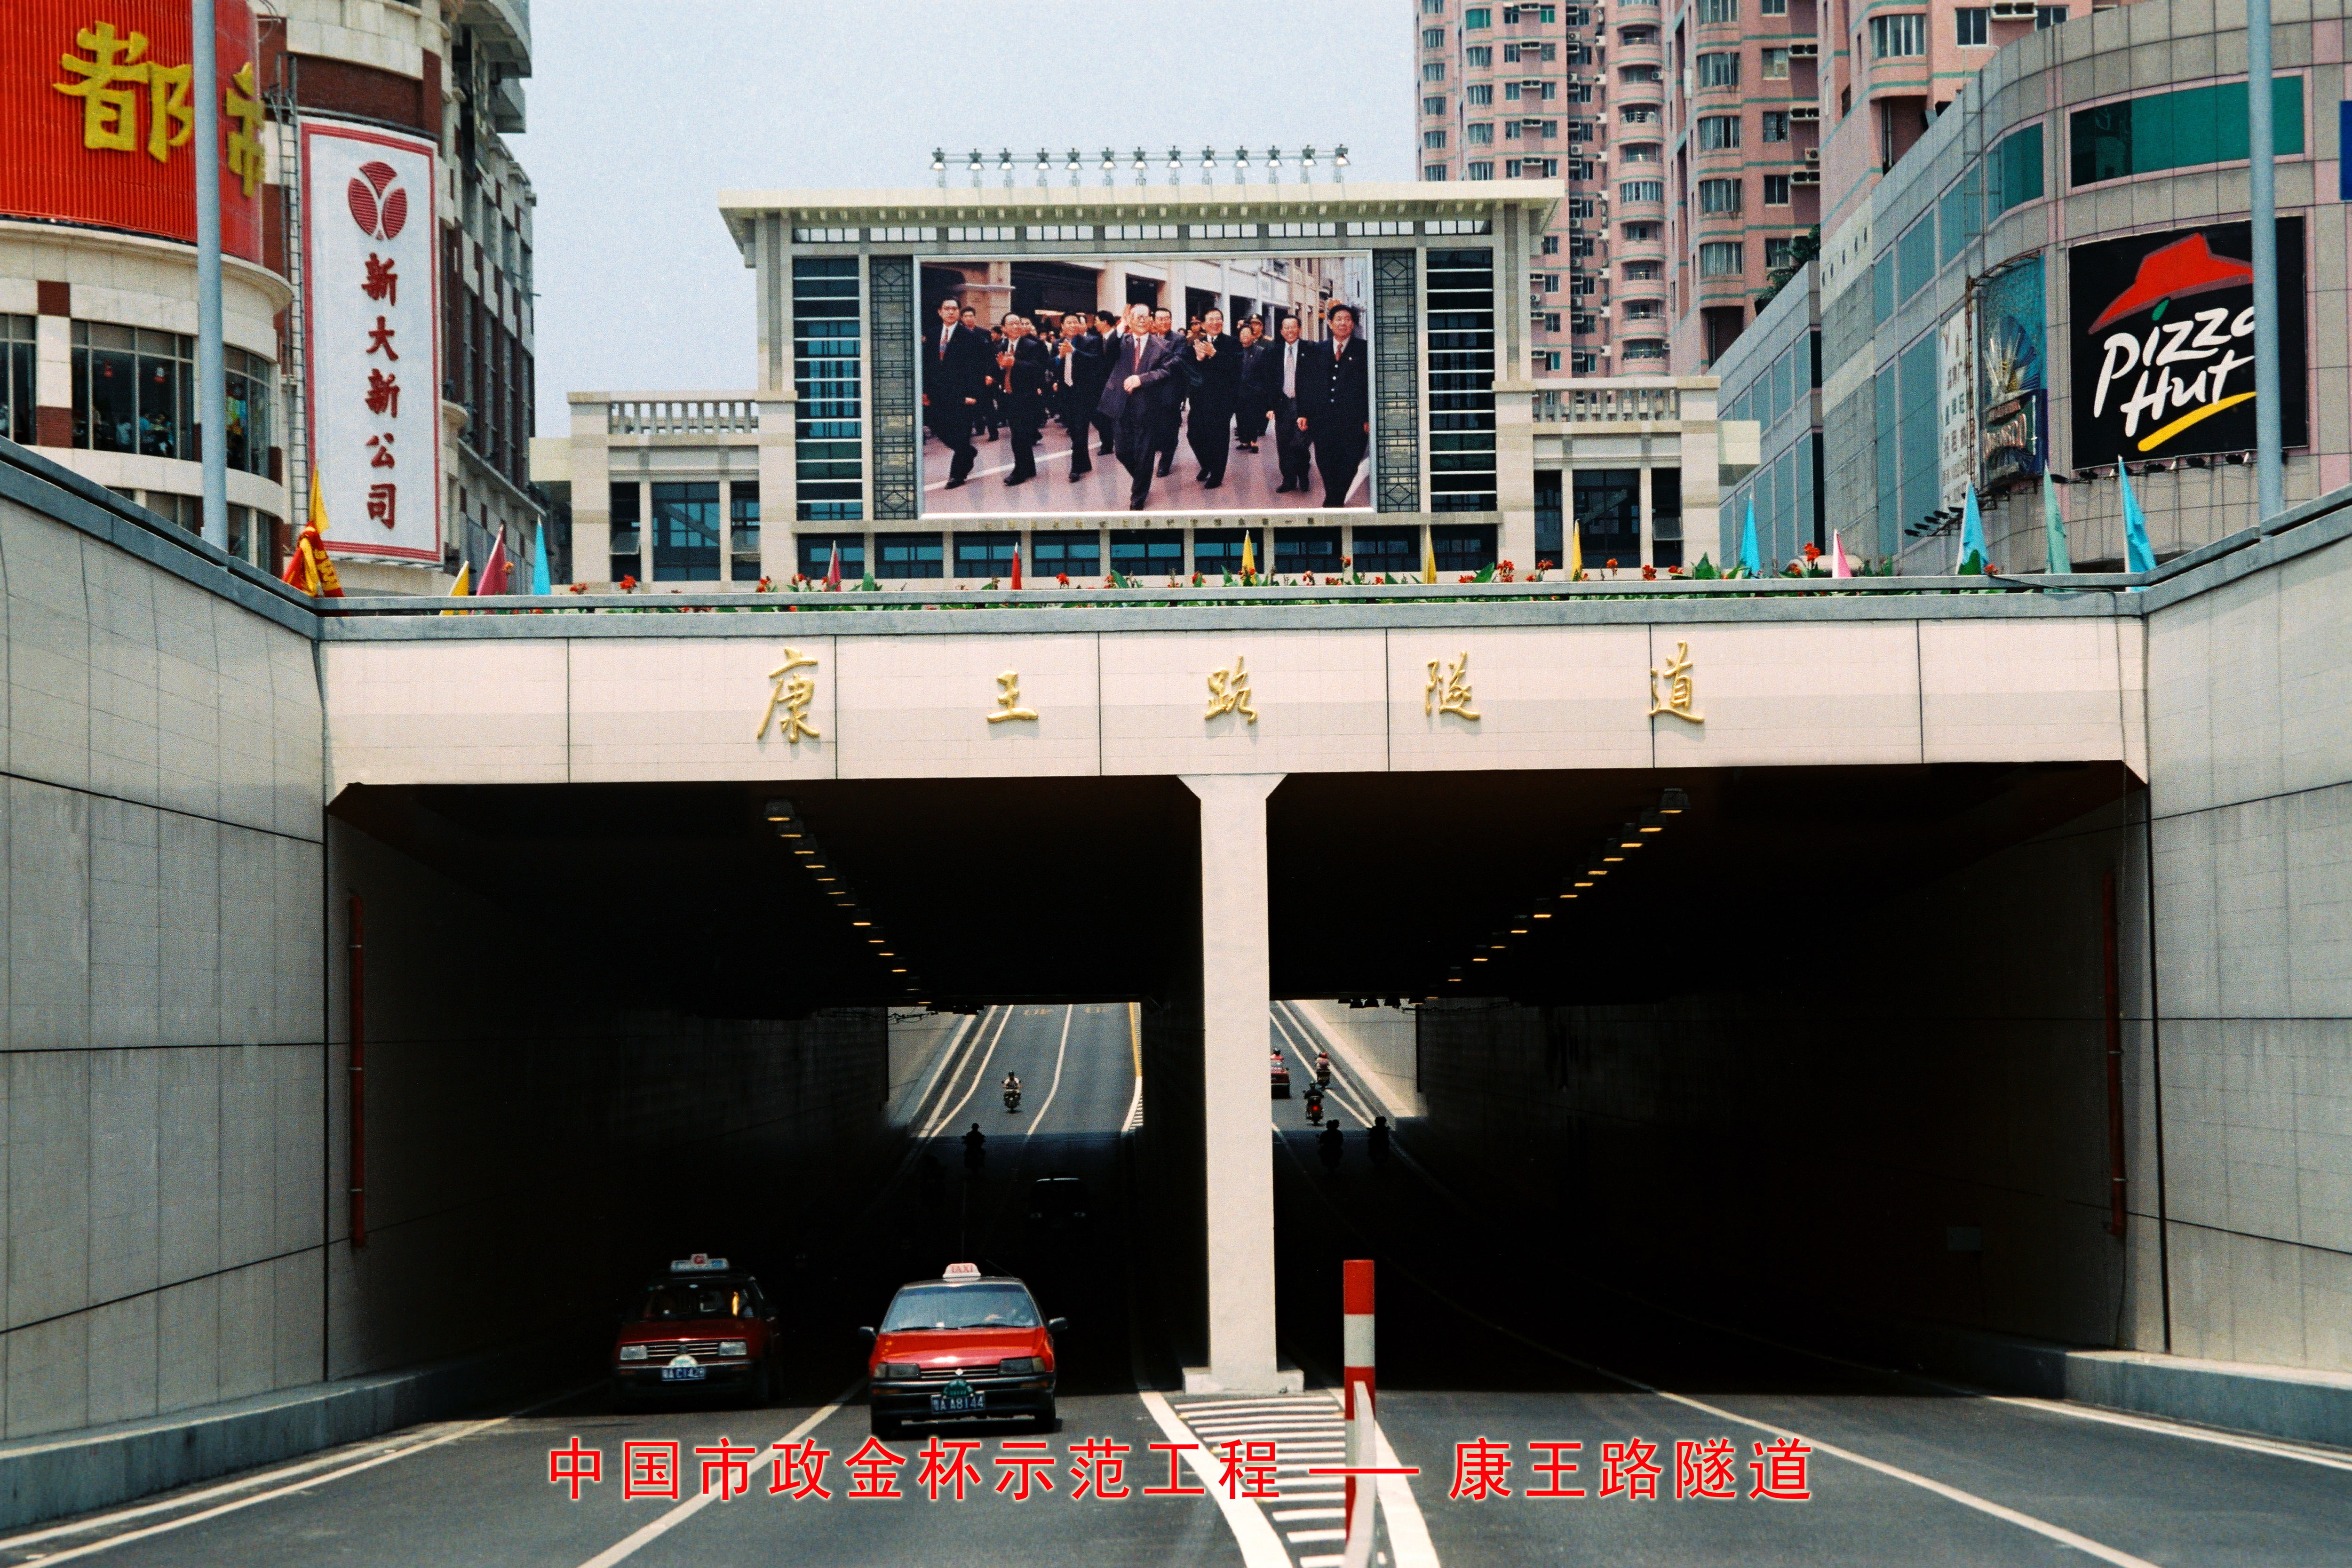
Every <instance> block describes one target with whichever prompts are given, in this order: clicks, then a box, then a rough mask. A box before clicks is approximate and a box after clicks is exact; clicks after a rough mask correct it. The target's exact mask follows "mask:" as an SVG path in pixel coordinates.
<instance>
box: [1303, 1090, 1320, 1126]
mask: <svg viewBox="0 0 2352 1568" xmlns="http://www.w3.org/2000/svg"><path fill="white" fill-rule="evenodd" d="M1307 1121H1310V1122H1313V1123H1314V1124H1315V1125H1316V1126H1318V1127H1319V1126H1321V1125H1322V1124H1323V1090H1322V1089H1319V1088H1312V1087H1310V1088H1309V1089H1307Z"/></svg>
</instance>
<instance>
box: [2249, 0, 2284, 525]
mask: <svg viewBox="0 0 2352 1568" xmlns="http://www.w3.org/2000/svg"><path fill="white" fill-rule="evenodd" d="M2271 118H2272V103H2271V0H2246V138H2247V140H2246V152H2247V156H2248V158H2249V160H2250V163H2249V167H2248V170H2247V174H2248V179H2247V188H2248V194H2249V195H2251V196H2252V206H2253V224H2254V233H2253V255H2252V261H2253V266H2254V500H2255V505H2254V521H2256V522H2258V523H2260V522H2267V521H2270V520H2271V519H2272V518H2273V517H2276V516H2277V515H2278V514H2279V513H2280V512H2282V511H2284V510H2286V476H2285V473H2284V466H2285V456H2286V455H2285V453H2284V450H2283V448H2282V430H2283V426H2282V425H2281V422H2280V410H2279V387H2280V384H2281V381H2280V376H2279V294H2278V158H2277V153H2278V144H2277V142H2276V140H2275V139H2274V135H2273V131H2272V128H2271Z"/></svg>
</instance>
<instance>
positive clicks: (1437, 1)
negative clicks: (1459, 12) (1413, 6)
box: [1421, 0, 1445, 16]
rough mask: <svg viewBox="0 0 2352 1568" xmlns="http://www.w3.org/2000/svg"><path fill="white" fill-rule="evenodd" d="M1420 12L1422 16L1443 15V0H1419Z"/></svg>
mask: <svg viewBox="0 0 2352 1568" xmlns="http://www.w3.org/2000/svg"><path fill="white" fill-rule="evenodd" d="M1421 14H1422V15H1423V16H1444V15H1445V0H1421Z"/></svg>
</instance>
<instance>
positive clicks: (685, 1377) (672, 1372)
mask: <svg viewBox="0 0 2352 1568" xmlns="http://www.w3.org/2000/svg"><path fill="white" fill-rule="evenodd" d="M709 1370H710V1369H709V1368H708V1367H701V1366H666V1367H664V1368H662V1381H663V1382H664V1383H700V1382H701V1381H702V1377H703V1374H704V1373H707V1372H709Z"/></svg>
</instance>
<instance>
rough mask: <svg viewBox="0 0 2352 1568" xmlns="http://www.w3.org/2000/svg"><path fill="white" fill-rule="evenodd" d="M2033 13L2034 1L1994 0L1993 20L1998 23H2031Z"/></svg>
mask: <svg viewBox="0 0 2352 1568" xmlns="http://www.w3.org/2000/svg"><path fill="white" fill-rule="evenodd" d="M2033 12H2034V5H2033V0H1993V7H1992V19H1993V20H1994V21H1996V22H2031V21H2032V20H2033Z"/></svg>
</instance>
